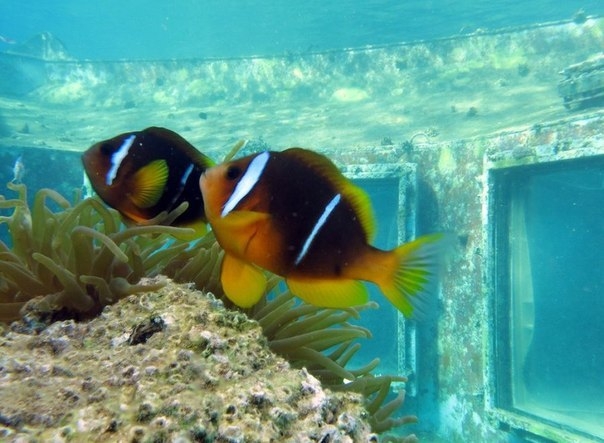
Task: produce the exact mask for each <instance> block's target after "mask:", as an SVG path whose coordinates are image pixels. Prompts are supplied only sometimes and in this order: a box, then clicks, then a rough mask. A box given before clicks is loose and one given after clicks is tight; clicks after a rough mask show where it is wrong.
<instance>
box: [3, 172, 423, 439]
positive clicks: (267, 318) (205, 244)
mask: <svg viewBox="0 0 604 443" xmlns="http://www.w3.org/2000/svg"><path fill="white" fill-rule="evenodd" d="M8 187H9V189H11V190H12V191H15V192H17V194H18V197H17V198H16V199H8V200H7V199H5V198H4V197H2V196H0V210H12V214H11V215H8V216H2V217H0V223H6V225H7V226H8V230H9V233H10V237H11V243H12V245H11V246H10V247H9V246H8V245H7V244H5V243H4V242H1V241H0V321H4V322H9V321H12V320H16V319H18V318H19V317H21V316H23V315H24V314H25V312H24V311H25V310H26V309H24V306H25V305H26V304H27V303H28V302H29V301H31V300H32V299H35V303H33V304H31V305H30V306H34V307H35V309H34V311H35V312H36V313H37V314H38V315H39V313H40V312H41V313H47V314H48V319H47V320H48V321H52V320H53V319H55V318H61V317H74V318H76V319H85V318H90V317H92V316H94V315H96V314H98V313H99V312H100V311H101V310H102V309H103V307H104V306H106V305H109V304H112V303H115V302H117V301H118V300H120V299H122V298H124V297H126V296H128V295H130V294H135V293H139V292H147V291H155V290H157V289H158V288H160V287H161V286H163V285H164V281H163V280H162V279H161V278H154V279H149V277H158V276H160V275H165V276H167V277H170V278H172V279H173V280H174V281H176V282H188V283H193V284H194V285H195V286H196V287H197V288H198V289H202V290H205V291H208V292H212V293H213V294H214V295H215V296H217V297H220V298H222V300H223V302H224V303H225V304H226V305H227V306H229V307H232V308H235V307H234V306H232V304H231V303H230V302H229V301H228V299H226V298H225V297H224V294H223V292H222V288H221V285H220V264H221V261H222V256H223V251H222V249H221V248H220V246H219V245H218V243H217V242H216V240H215V238H214V236H213V234H212V233H211V232H210V233H208V234H207V235H206V236H204V237H203V238H202V239H200V240H198V241H196V242H188V241H186V240H180V239H179V237H183V238H184V237H186V235H183V234H187V233H188V231H189V230H186V229H183V228H175V227H171V226H161V225H150V226H135V227H124V226H123V224H122V223H121V221H120V217H119V214H118V213H117V212H116V211H114V210H112V209H108V208H107V207H106V206H105V205H104V204H102V203H101V202H100V201H99V200H98V199H96V198H88V199H85V200H79V199H78V198H76V199H75V203H74V204H70V203H69V202H68V201H67V200H66V199H65V198H64V197H62V196H61V195H59V194H58V193H57V192H55V191H53V190H51V189H42V190H40V191H38V192H37V194H36V196H35V198H34V203H33V206H32V208H31V210H30V208H29V206H28V204H27V189H26V187H25V186H24V185H22V184H12V183H10V184H9V185H8ZM181 209H182V208H181ZM181 209H177V210H181ZM170 216H171V215H170V214H166V220H169V219H170ZM145 278H146V279H145ZM376 306H377V304H376V303H374V302H372V303H368V304H366V305H363V306H358V307H351V308H347V309H328V308H321V307H317V306H313V305H309V304H307V303H305V302H303V301H301V300H299V299H298V298H296V297H295V296H294V295H293V294H291V292H289V291H288V290H287V289H286V287H285V285H284V284H283V280H282V279H281V278H279V277H276V276H272V277H271V278H270V280H269V285H268V288H267V292H266V294H265V296H264V297H263V299H262V300H261V301H260V302H259V303H258V304H257V305H256V306H254V307H253V308H251V309H248V310H246V311H245V312H246V314H247V315H248V316H249V317H250V318H252V319H254V320H256V321H257V322H258V323H259V324H260V326H261V327H262V329H263V332H264V335H265V337H266V339H267V342H268V345H269V347H270V349H271V350H272V351H274V352H275V353H277V354H280V355H281V356H283V357H284V358H286V359H287V360H288V361H289V362H290V364H291V365H292V366H294V367H299V368H302V367H306V368H307V369H308V371H309V372H310V373H311V374H312V375H314V376H315V377H317V378H318V379H320V380H321V382H322V383H323V385H324V386H326V387H329V388H330V389H332V390H342V391H351V392H358V393H361V394H362V395H364V397H365V398H366V409H367V411H368V412H369V414H370V423H371V425H372V429H373V431H374V432H378V433H381V432H385V431H387V430H389V429H391V428H393V427H396V426H399V425H402V424H406V423H410V422H414V421H416V418H415V417H413V416H405V417H397V418H395V417H393V413H394V412H395V411H397V410H399V409H400V407H401V405H402V404H403V402H404V391H402V390H401V391H400V392H399V394H398V396H397V397H396V398H394V399H393V400H388V394H389V393H390V392H391V388H392V384H393V383H394V382H397V383H401V382H406V378H405V377H402V376H387V375H380V376H376V375H374V374H373V373H372V372H373V371H374V370H375V369H376V368H377V367H378V365H379V359H374V360H373V361H371V362H369V363H368V364H366V365H364V366H362V367H360V368H357V369H350V368H349V363H350V361H351V359H352V357H353V356H354V355H355V353H356V352H357V351H358V350H359V349H360V347H361V344H360V343H359V342H358V340H359V339H364V338H369V337H370V336H371V333H370V331H369V330H367V329H366V328H363V327H360V326H358V325H353V324H351V323H350V321H352V320H357V319H359V318H360V315H361V313H362V311H363V310H365V309H372V308H375V307H376ZM413 438H414V437H413V436H409V437H406V440H404V441H413Z"/></svg>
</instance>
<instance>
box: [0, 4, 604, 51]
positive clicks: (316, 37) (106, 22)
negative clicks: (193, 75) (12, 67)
mask: <svg viewBox="0 0 604 443" xmlns="http://www.w3.org/2000/svg"><path fill="white" fill-rule="evenodd" d="M579 9H583V10H584V11H585V12H586V13H587V14H590V15H601V14H603V13H604V2H602V1H601V0H583V1H568V2H560V1H557V0H538V1H528V2H521V1H513V0H495V1H489V0H479V1H473V0H465V1H454V0H441V1H405V2H403V1H393V0H371V1H365V2H361V1H353V0H341V1H333V2H323V1H320V0H307V1H304V2H295V3H294V2H287V1H281V2H276V1H267V0H251V1H234V0H227V1H219V0H209V1H208V0H206V1H192V0H177V1H172V2H163V1H155V2H154V1H145V0H133V1H127V2H124V1H118V0H106V1H101V2H95V3H94V4H91V3H87V2H81V1H78V0H62V1H56V2H45V1H23V2H16V1H7V0H4V1H3V2H2V6H1V10H2V13H1V14H0V35H2V36H4V37H6V38H9V39H12V40H14V41H16V42H23V41H25V40H27V39H28V38H30V37H31V36H32V35H35V34H37V33H39V32H43V31H48V32H51V33H53V34H54V35H55V36H56V37H57V38H59V39H60V40H61V41H62V42H63V43H64V44H65V46H66V47H67V50H68V52H69V53H70V54H71V55H72V56H74V57H75V58H80V59H81V58H86V59H116V58H118V59H120V58H127V59H148V58H151V59H158V58H159V59H164V58H182V57H187V58H190V57H193V58H197V57H232V56H248V55H267V54H271V55H272V54H284V53H289V52H294V53H298V52H307V51H322V50H328V49H338V48H343V47H354V46H362V45H376V44H389V43H396V42H403V41H412V40H425V39H434V38H438V37H448V36H452V35H456V34H459V33H469V32H473V31H475V30H477V29H498V28H502V27H508V26H520V25H527V24H533V23H543V22H548V21H556V20H563V19H570V18H571V16H572V15H573V14H574V13H575V12H577V11H578V10H579ZM8 46H10V45H8V44H6V43H0V50H2V49H3V48H6V47H8Z"/></svg>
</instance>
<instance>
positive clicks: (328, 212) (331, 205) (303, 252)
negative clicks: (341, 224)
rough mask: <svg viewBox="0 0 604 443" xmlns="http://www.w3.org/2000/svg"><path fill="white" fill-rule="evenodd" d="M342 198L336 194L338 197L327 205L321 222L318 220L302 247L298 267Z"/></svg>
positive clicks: (296, 263)
mask: <svg viewBox="0 0 604 443" xmlns="http://www.w3.org/2000/svg"><path fill="white" fill-rule="evenodd" d="M340 197H341V196H340V194H336V196H335V197H334V198H332V199H331V201H330V202H329V203H327V206H325V209H324V210H323V213H322V214H321V217H319V220H317V223H315V226H314V227H313V228H312V231H311V232H310V235H309V236H308V237H307V238H306V241H305V242H304V245H303V246H302V250H301V251H300V253H299V254H298V257H296V261H295V263H294V264H295V265H296V266H298V264H300V262H301V261H302V259H303V258H304V257H305V256H306V254H307V253H308V249H309V248H310V245H311V244H312V242H313V241H314V239H315V237H316V236H317V234H318V233H319V231H320V230H321V228H322V227H323V225H324V224H325V222H326V221H327V219H328V218H329V216H330V215H331V213H332V212H333V210H334V209H335V208H336V206H337V205H338V203H340Z"/></svg>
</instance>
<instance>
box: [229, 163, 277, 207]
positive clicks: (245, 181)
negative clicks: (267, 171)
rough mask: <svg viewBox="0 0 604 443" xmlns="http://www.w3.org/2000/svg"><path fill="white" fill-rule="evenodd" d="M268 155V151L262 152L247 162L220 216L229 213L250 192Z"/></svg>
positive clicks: (264, 165)
mask: <svg viewBox="0 0 604 443" xmlns="http://www.w3.org/2000/svg"><path fill="white" fill-rule="evenodd" d="M269 157H270V153H269V152H263V153H261V154H258V155H257V156H256V157H255V158H254V159H253V160H252V161H251V162H250V164H249V166H248V168H247V170H246V171H245V173H244V174H243V177H241V180H239V182H238V183H237V186H235V189H234V190H233V193H232V194H231V196H230V197H229V199H228V200H227V202H226V203H225V204H224V207H223V208H222V214H221V216H222V217H225V216H226V215H228V214H229V212H231V211H232V210H233V209H235V207H236V206H237V205H238V204H239V202H240V201H241V200H242V199H243V198H244V197H245V196H246V195H248V194H249V193H250V191H251V190H252V189H253V188H254V186H256V183H258V180H260V176H261V175H262V171H264V168H265V167H266V164H267V163H268V159H269Z"/></svg>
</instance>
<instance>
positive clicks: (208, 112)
mask: <svg viewBox="0 0 604 443" xmlns="http://www.w3.org/2000/svg"><path fill="white" fill-rule="evenodd" d="M602 47H604V20H602V19H600V18H587V19H585V20H581V21H579V22H568V23H557V24H552V25H547V26H534V27H529V28H526V29H520V30H518V29H515V30H507V31H501V32H495V31H493V32H490V31H486V30H481V31H478V32H476V33H474V34H471V35H460V36H455V37H452V38H449V39H442V40H437V41H429V42H419V43H412V44H393V45H389V46H384V47H368V48H357V49H350V50H341V51H332V52H326V53H317V54H287V55H283V56H276V57H264V58H261V57H258V58H242V59H221V60H164V61H146V62H145V61H128V60H124V61H119V62H115V61H112V62H87V61H81V60H69V59H65V56H64V54H62V55H61V57H62V58H61V60H57V61H54V62H53V61H49V62H47V63H45V64H44V66H43V67H44V69H41V67H40V61H39V59H35V58H31V57H29V58H28V57H23V56H20V55H16V54H0V55H1V56H2V57H0V66H1V68H2V69H0V83H2V84H3V88H2V91H3V94H2V97H0V144H1V145H7V146H11V145H15V144H20V145H21V146H41V147H49V148H59V149H68V150H76V151H81V150H83V149H85V148H86V147H88V146H89V145H90V144H91V143H92V142H94V141H96V140H99V139H103V138H107V137H108V136H112V135H114V134H116V133H118V132H120V131H124V130H130V129H133V128H142V127H146V126H150V125H160V126H166V127H169V128H171V129H173V130H175V131H177V132H178V133H180V134H182V135H183V136H184V137H185V138H187V139H188V140H190V141H191V142H192V143H193V144H194V145H196V146H198V147H199V148H200V149H204V150H207V151H209V152H216V151H219V150H221V149H223V147H224V146H227V145H230V144H232V142H233V141H234V140H237V139H240V138H259V137H262V138H263V139H264V140H266V141H267V142H268V143H270V144H271V145H272V146H275V147H280V148H284V147H288V146H292V145H302V146H308V147H314V148H317V147H319V148H325V149H332V148H337V147H348V148H353V147H362V146H373V145H376V144H379V143H380V142H381V141H382V140H392V141H394V142H395V143H401V142H403V141H406V140H409V139H411V138H412V137H413V136H414V135H418V136H419V135H421V136H422V138H425V137H426V136H427V137H429V138H431V139H433V140H435V141H442V140H454V139H459V138H466V137H470V136H475V135H480V134H486V133H494V132H497V131H500V130H503V129H506V128H510V127H517V126H523V125H526V124H527V122H531V123H532V122H540V121H546V120H551V119H557V118H561V117H564V116H565V114H566V110H565V109H564V108H563V107H562V106H561V103H562V99H561V98H560V97H559V96H558V92H557V84H558V81H559V80H560V79H561V76H560V74H559V71H561V70H562V69H563V68H565V67H566V66H568V65H569V64H572V63H577V62H581V61H583V60H585V59H586V58H588V57H589V56H592V55H594V54H596V53H599V52H600V51H601V50H602ZM15 51H16V49H15ZM19 74H21V76H19ZM7 76H8V77H7ZM23 83H25V84H23ZM7 84H10V85H14V90H13V91H12V92H13V94H12V95H11V89H10V88H8V90H7V88H6V85H7ZM28 86H29V92H27V93H24V92H23V91H27V90H28Z"/></svg>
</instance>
